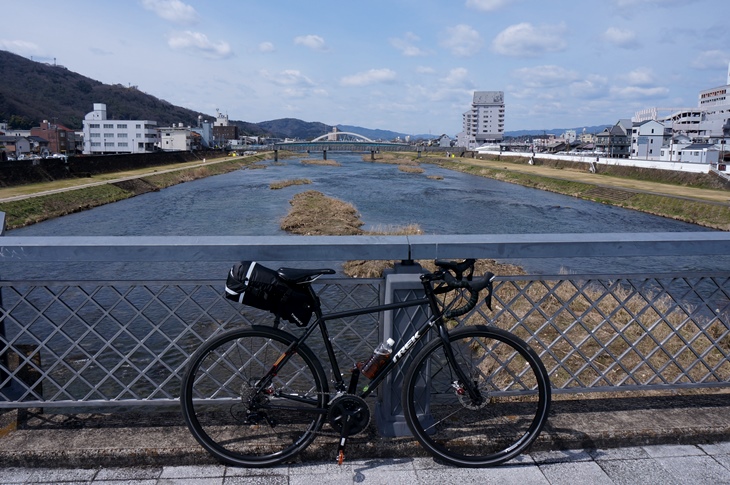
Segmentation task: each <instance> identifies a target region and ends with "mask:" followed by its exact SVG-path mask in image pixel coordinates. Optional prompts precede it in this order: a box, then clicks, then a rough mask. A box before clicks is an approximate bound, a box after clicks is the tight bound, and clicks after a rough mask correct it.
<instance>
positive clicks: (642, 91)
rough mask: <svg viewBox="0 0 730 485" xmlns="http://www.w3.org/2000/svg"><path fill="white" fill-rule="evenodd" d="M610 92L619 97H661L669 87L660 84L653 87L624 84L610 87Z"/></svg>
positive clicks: (666, 92)
mask: <svg viewBox="0 0 730 485" xmlns="http://www.w3.org/2000/svg"><path fill="white" fill-rule="evenodd" d="M611 94H612V95H613V96H616V97H619V98H626V99H642V100H643V99H649V98H663V97H665V96H667V95H668V94H669V89H667V88H665V87H662V86H656V87H653V88H650V87H641V86H624V87H613V88H611Z"/></svg>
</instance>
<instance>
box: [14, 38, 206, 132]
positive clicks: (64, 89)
mask: <svg viewBox="0 0 730 485" xmlns="http://www.w3.org/2000/svg"><path fill="white" fill-rule="evenodd" d="M0 79H2V83H0V120H7V121H8V122H9V123H11V125H13V126H15V127H17V128H21V129H30V128H32V127H33V126H38V125H39V124H40V122H41V121H43V120H50V121H55V122H57V123H60V124H62V125H65V126H67V127H68V128H71V129H81V127H82V120H83V119H84V116H85V115H86V113H88V112H89V111H91V110H92V107H93V104H94V103H105V104H106V105H107V109H108V111H109V113H110V114H111V115H113V116H114V118H116V119H137V120H156V121H157V122H158V123H160V124H161V125H163V126H164V125H167V126H169V125H171V124H172V123H184V124H186V125H188V124H189V125H194V124H196V123H197V120H198V115H202V116H204V117H206V118H213V117H211V116H209V115H206V114H204V113H199V112H196V111H192V110H189V109H186V108H181V107H178V106H174V105H173V104H171V103H169V102H167V101H164V100H162V99H158V98H156V97H154V96H151V95H149V94H146V93H143V92H141V91H139V90H138V89H137V88H136V87H134V86H131V87H128V86H122V85H121V84H114V85H109V84H103V83H101V82H99V81H95V80H94V79H91V78H88V77H85V76H82V75H81V74H77V73H75V72H73V71H69V70H68V69H66V68H65V67H62V66H57V65H51V64H43V63H40V62H34V61H31V60H29V59H26V58H25V57H22V56H18V55H15V54H12V53H10V52H7V51H0Z"/></svg>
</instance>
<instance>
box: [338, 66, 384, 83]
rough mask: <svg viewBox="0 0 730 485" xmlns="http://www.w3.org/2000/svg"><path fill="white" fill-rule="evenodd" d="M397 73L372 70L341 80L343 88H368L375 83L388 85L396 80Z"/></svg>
mask: <svg viewBox="0 0 730 485" xmlns="http://www.w3.org/2000/svg"><path fill="white" fill-rule="evenodd" d="M395 77H396V73H395V71H392V70H390V69H370V70H369V71H365V72H359V73H357V74H353V75H351V76H345V77H343V78H342V79H340V84H342V85H343V86H367V85H369V84H375V83H387V82H392V81H394V80H395Z"/></svg>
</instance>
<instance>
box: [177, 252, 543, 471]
mask: <svg viewBox="0 0 730 485" xmlns="http://www.w3.org/2000/svg"><path fill="white" fill-rule="evenodd" d="M474 263H475V260H473V259H469V260H466V261H463V262H452V261H440V260H437V261H436V265H437V267H438V268H439V269H437V270H436V271H435V272H433V273H425V274H422V275H421V276H420V279H421V283H422V285H423V289H424V292H425V297H424V298H418V299H413V300H406V301H403V302H396V303H389V304H383V305H376V306H370V307H367V308H361V309H355V310H347V311H339V312H333V313H329V314H323V313H322V309H321V305H320V300H319V298H318V297H317V295H316V294H315V291H314V289H313V288H312V282H313V281H315V280H316V279H317V278H319V277H321V276H323V275H328V274H334V270H331V269H292V268H280V269H279V270H278V272H277V277H278V278H280V279H281V280H282V281H283V282H284V283H285V284H286V285H287V286H289V287H291V288H296V289H299V290H302V291H304V292H306V293H308V295H309V297H310V298H311V301H313V302H314V308H313V311H314V314H315V317H316V318H315V320H314V322H313V323H311V324H307V325H306V326H305V327H304V330H303V333H302V335H301V336H298V337H297V336H294V335H292V334H291V333H288V332H285V331H283V330H281V329H279V328H278V323H279V317H278V316H277V318H276V320H275V327H268V326H260V325H254V326H251V327H250V328H241V329H234V330H229V331H226V332H224V333H222V334H220V335H218V336H216V337H213V338H212V339H210V340H208V341H206V342H205V343H204V344H203V345H202V346H201V347H200V348H199V349H197V351H196V352H195V353H194V354H193V355H192V357H191V358H190V362H189V364H188V367H187V371H186V373H185V376H184V379H183V381H182V386H181V395H180V401H181V405H182V409H183V416H184V419H185V422H186V423H187V425H188V427H189V429H190V431H191V432H192V434H193V436H194V437H195V439H196V440H197V441H198V442H199V443H200V444H201V445H202V446H203V447H204V448H205V449H206V450H207V451H208V452H210V453H211V454H212V455H213V456H214V457H215V458H217V459H218V460H219V461H221V462H223V463H226V464H229V465H234V466H246V467H264V466H272V465H276V464H279V463H282V462H284V461H286V460H290V459H292V458H293V457H295V456H296V455H297V454H298V453H299V452H301V451H302V450H304V449H305V448H306V447H307V446H308V445H309V444H310V443H312V441H313V440H314V439H315V437H316V436H317V434H318V433H319V432H320V430H321V428H322V427H323V426H324V424H325V422H327V423H328V424H329V425H330V426H331V427H332V428H333V429H334V430H335V432H336V433H337V434H338V435H339V437H340V440H339V444H338V450H337V455H336V456H337V462H338V463H340V464H341V463H342V460H343V459H344V451H345V445H346V442H347V438H348V437H350V436H353V435H356V434H357V433H359V432H361V431H363V430H364V429H366V427H367V425H368V423H369V421H370V411H369V407H368V404H367V402H366V401H365V399H366V398H367V397H368V396H370V395H371V394H372V393H373V391H374V390H375V389H377V388H378V385H379V384H380V383H381V382H383V380H384V379H385V377H386V376H387V375H388V374H389V373H390V372H391V371H392V370H393V369H394V368H396V366H398V365H400V364H401V363H402V362H404V361H405V360H406V357H407V356H409V354H410V353H411V351H413V349H414V347H415V346H416V344H417V343H418V342H421V341H424V339H426V338H427V335H428V334H429V333H431V332H430V331H433V333H434V334H435V335H434V336H433V337H432V338H430V339H429V340H428V341H427V342H425V345H423V346H422V348H421V349H420V350H418V351H417V354H416V355H415V356H413V358H412V359H410V364H409V367H408V369H407V372H406V375H405V379H404V386H403V390H402V403H403V410H404V414H405V419H406V422H407V424H408V427H409V429H410V431H411V432H412V433H413V435H414V436H415V438H416V439H417V440H418V441H419V442H420V444H421V445H422V446H423V447H424V448H425V449H426V450H428V451H429V452H430V453H431V454H432V455H433V456H434V457H435V458H437V459H440V460H442V461H443V462H445V463H448V464H451V465H454V466H460V467H485V466H493V465H498V464H500V463H503V462H505V461H508V460H510V459H512V458H513V457H515V456H517V455H518V454H520V453H522V452H523V451H524V450H525V449H526V448H527V447H528V446H530V445H531V444H532V443H533V441H534V440H535V439H536V438H537V436H538V435H539V434H540V432H541V430H542V428H543V426H544V425H545V423H546V421H547V417H548V413H549V408H550V395H551V391H550V381H549V376H548V374H547V372H546V370H545V367H544V366H543V364H542V362H541V360H540V358H539V357H538V355H537V354H536V353H535V352H534V350H532V348H530V346H529V345H528V344H527V343H525V342H524V341H523V340H521V339H520V338H518V337H517V336H515V335H514V334H512V333H510V332H507V331H505V330H501V329H499V328H496V327H493V326H486V325H465V326H463V327H461V328H457V329H452V328H450V327H452V326H453V320H452V319H453V318H455V317H458V316H461V315H464V314H466V313H468V312H469V311H471V310H472V309H473V308H474V307H475V306H476V304H477V302H478V300H479V292H480V291H481V290H484V289H487V296H486V300H485V301H486V304H487V306H488V307H489V308H490V309H491V299H492V281H493V279H494V277H495V276H494V274H492V273H486V274H485V275H484V276H482V277H481V278H476V277H473V271H474ZM455 291H456V293H457V294H459V295H461V296H460V297H459V298H455V299H453V300H448V299H447V297H446V295H447V294H452V295H453V294H455V293H452V292H455ZM442 295H443V297H442ZM467 298H468V300H467V301H466V303H463V301H464V300H466V299H467ZM457 302H458V304H459V305H460V306H458V307H456V308H454V306H455V305H457ZM462 303H463V304H462ZM418 305H427V306H428V308H430V317H429V318H428V320H427V321H426V323H425V324H423V325H422V326H421V328H419V329H418V330H417V331H416V332H415V333H414V334H413V335H412V336H411V337H410V338H408V340H407V341H405V342H404V343H401V344H399V346H398V349H397V350H395V351H394V352H393V353H392V354H391V355H390V356H389V358H388V361H387V364H385V366H384V367H383V368H382V370H381V371H380V372H379V373H378V374H377V375H376V376H375V377H374V378H373V379H372V380H371V381H370V382H369V383H368V384H367V385H365V386H364V387H362V388H359V378H360V372H359V369H358V366H353V368H352V372H351V374H350V381H349V383H346V382H345V379H344V378H343V376H342V374H341V372H340V366H339V364H338V362H337V359H336V357H335V353H334V350H333V346H332V342H331V341H330V339H329V335H328V331H327V326H326V322H327V321H329V320H334V319H338V318H347V317H352V316H356V315H363V314H366V313H373V312H381V311H388V310H394V309H399V308H405V307H411V306H418ZM297 320H298V319H297ZM316 329H320V331H321V334H322V337H323V340H324V345H325V350H326V354H327V358H328V360H329V363H330V367H331V371H332V376H333V380H332V381H331V382H330V381H328V379H327V377H326V374H325V372H324V368H323V366H322V363H321V362H320V360H319V358H318V357H317V356H316V355H315V354H314V352H312V350H311V348H310V347H308V346H307V345H306V343H305V341H306V340H307V338H308V337H309V336H310V335H312V333H313V332H314V331H315V330H316ZM330 384H332V387H333V388H332V389H330Z"/></svg>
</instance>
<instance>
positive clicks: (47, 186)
mask: <svg viewBox="0 0 730 485" xmlns="http://www.w3.org/2000/svg"><path fill="white" fill-rule="evenodd" d="M230 160H232V158H231V157H223V158H216V159H214V160H205V159H203V160H201V161H197V162H185V163H177V164H172V165H160V166H156V167H145V168H142V169H137V170H128V171H124V172H115V173H102V174H97V175H94V176H92V177H85V178H70V179H60V180H55V181H53V182H42V183H37V184H28V185H17V186H12V187H2V188H0V202H12V201H14V200H22V199H29V198H31V197H42V196H44V195H51V194H57V193H60V192H68V191H69V190H76V189H83V188H86V187H94V186H97V185H105V184H113V183H119V182H124V181H127V180H134V179H138V178H141V177H146V176H148V175H159V174H163V173H168V172H177V171H179V170H187V169H191V168H196V167H201V166H204V165H213V164H216V163H222V162H228V161H230Z"/></svg>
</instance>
